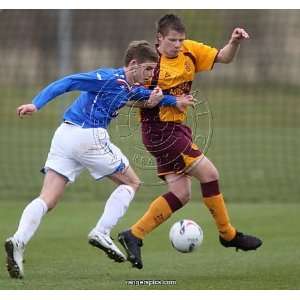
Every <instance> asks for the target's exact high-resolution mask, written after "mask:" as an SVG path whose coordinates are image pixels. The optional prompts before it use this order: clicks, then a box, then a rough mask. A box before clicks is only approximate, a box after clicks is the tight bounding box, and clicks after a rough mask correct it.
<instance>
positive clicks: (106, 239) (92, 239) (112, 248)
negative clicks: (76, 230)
mask: <svg viewBox="0 0 300 300" xmlns="http://www.w3.org/2000/svg"><path fill="white" fill-rule="evenodd" d="M88 242H89V243H90V244H91V245H92V246H94V247H97V248H99V249H101V250H102V251H104V252H105V253H106V255H107V256H108V257H109V258H110V259H113V260H114V261H116V262H119V263H120V262H124V261H125V260H126V256H125V255H124V254H123V253H122V252H121V251H120V249H119V248H118V247H117V246H116V245H115V243H114V242H113V241H112V239H111V238H110V236H109V235H108V234H104V233H101V232H99V231H95V230H92V231H91V232H90V233H89V235H88Z"/></svg>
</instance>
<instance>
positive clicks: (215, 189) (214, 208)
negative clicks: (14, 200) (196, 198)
mask: <svg viewBox="0 0 300 300" xmlns="http://www.w3.org/2000/svg"><path fill="white" fill-rule="evenodd" d="M201 189H202V194H203V201H204V204H205V205H206V206H207V208H208V209H209V211H210V213H211V214H212V216H213V218H214V220H215V223H216V225H217V228H218V231H219V234H220V236H221V237H222V238H223V239H224V240H226V241H230V240H232V239H233V238H234V237H235V234H236V229H235V228H234V227H233V226H232V225H231V224H230V220H229V216H228V212H227V208H226V205H225V201H224V198H223V195H222V194H221V193H220V190H219V183H218V180H215V181H211V182H206V183H201Z"/></svg>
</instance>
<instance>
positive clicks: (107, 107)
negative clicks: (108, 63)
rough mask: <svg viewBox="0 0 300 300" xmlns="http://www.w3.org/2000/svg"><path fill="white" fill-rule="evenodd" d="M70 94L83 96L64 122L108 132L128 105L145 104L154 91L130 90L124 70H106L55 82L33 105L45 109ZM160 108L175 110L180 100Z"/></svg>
mask: <svg viewBox="0 0 300 300" xmlns="http://www.w3.org/2000/svg"><path fill="white" fill-rule="evenodd" d="M70 91H80V92H81V93H80V95H79V96H78V97H77V98H76V99H75V100H74V102H73V103H72V104H71V105H70V106H69V107H68V108H67V109H66V110H65V112H64V116H63V118H64V120H65V121H68V122H71V123H74V124H77V125H79V126H81V127H83V128H97V127H102V128H107V127H108V125H109V123H110V122H111V120H112V119H113V118H115V117H116V116H117V112H118V110H119V109H120V108H121V107H123V106H124V105H125V104H126V102H127V101H130V100H134V101H145V100H147V99H149V97H150V94H151V90H149V89H147V88H145V87H143V86H132V87H131V86H129V84H128V83H127V81H126V77H125V71H124V68H118V69H112V68H102V69H98V70H95V71H91V72H87V73H78V74H72V75H69V76H66V77H64V78H61V79H59V80H57V81H54V82H52V83H51V84H49V85H48V86H47V87H45V88H44V89H43V90H42V91H41V92H40V93H39V94H38V95H37V96H36V97H35V98H34V99H33V101H32V103H33V104H34V105H35V106H36V107H37V109H41V108H42V107H43V106H45V105H46V104H47V103H48V102H50V101H51V100H52V99H54V98H55V97H57V96H59V95H62V94H64V93H67V92H70ZM159 105H169V106H175V105H176V98H175V97H174V96H171V95H165V96H164V98H163V99H162V101H161V102H160V103H159Z"/></svg>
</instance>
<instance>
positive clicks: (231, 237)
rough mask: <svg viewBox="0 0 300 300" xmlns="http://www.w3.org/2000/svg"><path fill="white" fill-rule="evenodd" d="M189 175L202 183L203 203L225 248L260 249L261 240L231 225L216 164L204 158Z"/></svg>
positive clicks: (193, 167)
mask: <svg viewBox="0 0 300 300" xmlns="http://www.w3.org/2000/svg"><path fill="white" fill-rule="evenodd" d="M188 174H189V175H191V176H193V177H195V178H196V179H198V180H199V181H200V184H201V190H202V195H203V201H204V203H205V205H206V206H207V208H208V209H209V211H210V212H211V214H212V216H213V218H214V220H215V223H216V225H217V228H218V231H219V235H220V242H221V244H222V245H223V246H225V247H235V248H236V249H242V250H245V251H247V250H255V249H256V248H258V247H260V246H261V244H262V242H261V240H259V239H258V238H256V237H252V236H249V235H244V234H242V233H240V232H238V231H237V230H236V229H235V228H234V227H233V226H232V225H231V223H230V220H229V216H228V211H227V208H226V205H225V202H224V198H223V195H222V193H221V192H220V188H219V181H218V180H219V173H218V170H217V168H216V167H215V166H214V164H213V163H212V162H211V161H210V160H209V159H208V158H207V157H205V156H204V157H202V158H201V159H199V161H197V162H196V163H194V165H193V166H192V167H191V168H190V170H189V172H188Z"/></svg>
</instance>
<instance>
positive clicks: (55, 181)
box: [5, 170, 67, 278]
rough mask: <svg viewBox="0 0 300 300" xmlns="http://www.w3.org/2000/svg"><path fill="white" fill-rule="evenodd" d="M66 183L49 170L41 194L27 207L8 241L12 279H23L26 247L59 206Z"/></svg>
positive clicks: (62, 178)
mask: <svg viewBox="0 0 300 300" xmlns="http://www.w3.org/2000/svg"><path fill="white" fill-rule="evenodd" d="M66 182H67V181H66V178H65V177H64V176H61V175H60V174H58V173H56V172H54V171H52V170H49V171H48V172H47V174H46V176H45V178H44V183H43V188H42V191H41V194H40V195H39V197H37V198H36V199H34V200H33V201H31V202H30V203H29V204H28V205H27V206H26V207H25V209H24V211H23V213H22V216H21V219H20V222H19V226H18V229H17V231H16V233H15V234H14V235H13V236H12V237H10V238H8V239H7V240H6V242H5V250H6V254H7V270H8V272H9V274H10V276H11V277H12V278H23V276H24V270H23V253H24V250H25V246H26V245H27V243H28V242H29V241H30V239H31V238H32V237H33V235H34V234H35V232H36V231H37V229H38V227H39V225H40V223H41V220H42V218H43V216H44V215H45V214H46V213H47V211H48V210H49V209H52V208H54V207H55V205H56V204H57V202H58V200H59V198H60V197H61V195H62V194H63V192H64V189H65V185H66Z"/></svg>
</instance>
